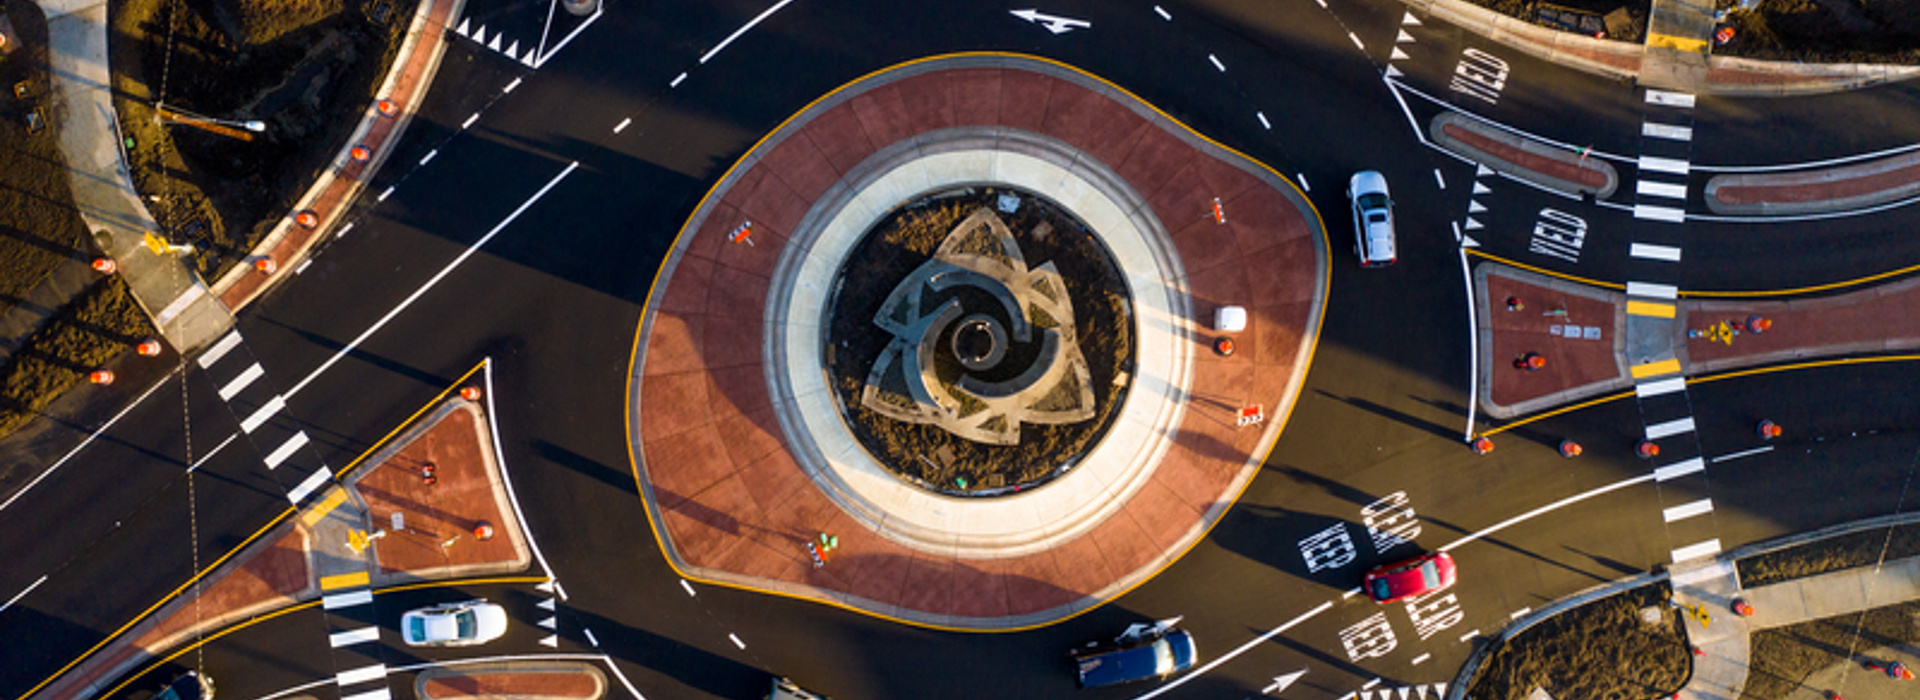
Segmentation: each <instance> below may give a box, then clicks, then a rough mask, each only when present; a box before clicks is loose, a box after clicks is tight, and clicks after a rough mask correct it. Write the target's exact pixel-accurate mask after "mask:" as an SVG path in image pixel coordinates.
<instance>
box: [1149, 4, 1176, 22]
mask: <svg viewBox="0 0 1920 700" xmlns="http://www.w3.org/2000/svg"><path fill="white" fill-rule="evenodd" d="M1153 13H1154V14H1157V15H1160V19H1164V20H1166V21H1168V22H1172V21H1173V15H1170V14H1167V11H1166V10H1165V9H1164V8H1161V7H1160V6H1159V5H1154V6H1153Z"/></svg>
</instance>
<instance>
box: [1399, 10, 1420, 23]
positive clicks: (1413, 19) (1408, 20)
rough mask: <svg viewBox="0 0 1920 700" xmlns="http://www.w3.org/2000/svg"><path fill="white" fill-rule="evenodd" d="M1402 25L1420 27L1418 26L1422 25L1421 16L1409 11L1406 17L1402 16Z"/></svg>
mask: <svg viewBox="0 0 1920 700" xmlns="http://www.w3.org/2000/svg"><path fill="white" fill-rule="evenodd" d="M1400 26H1402V27H1418V26H1420V18H1419V17H1415V16H1413V13H1412V12H1408V13H1407V15H1406V16H1405V17H1401V18H1400Z"/></svg>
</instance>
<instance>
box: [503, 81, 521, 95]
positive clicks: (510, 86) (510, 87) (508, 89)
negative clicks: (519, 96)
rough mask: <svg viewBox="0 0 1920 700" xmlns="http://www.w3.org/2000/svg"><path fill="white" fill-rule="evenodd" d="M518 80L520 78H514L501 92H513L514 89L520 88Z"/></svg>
mask: <svg viewBox="0 0 1920 700" xmlns="http://www.w3.org/2000/svg"><path fill="white" fill-rule="evenodd" d="M520 80H521V79H520V78H514V79H513V82H511V83H507V87H506V89H504V90H501V92H513V89H514V88H517V87H520Z"/></svg>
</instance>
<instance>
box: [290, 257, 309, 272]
mask: <svg viewBox="0 0 1920 700" xmlns="http://www.w3.org/2000/svg"><path fill="white" fill-rule="evenodd" d="M312 266H313V258H307V259H305V260H302V261H300V264H298V265H295V266H293V274H296V275H297V274H300V273H302V272H306V271H307V268H308V267H312Z"/></svg>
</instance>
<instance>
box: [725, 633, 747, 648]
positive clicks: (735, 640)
mask: <svg viewBox="0 0 1920 700" xmlns="http://www.w3.org/2000/svg"><path fill="white" fill-rule="evenodd" d="M727 639H731V640H733V645H734V646H737V647H740V648H741V649H746V648H747V643H746V642H743V641H740V635H737V634H734V633H732V632H728V633H727Z"/></svg>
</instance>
